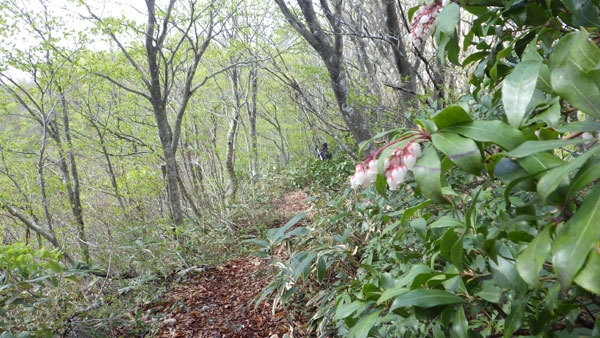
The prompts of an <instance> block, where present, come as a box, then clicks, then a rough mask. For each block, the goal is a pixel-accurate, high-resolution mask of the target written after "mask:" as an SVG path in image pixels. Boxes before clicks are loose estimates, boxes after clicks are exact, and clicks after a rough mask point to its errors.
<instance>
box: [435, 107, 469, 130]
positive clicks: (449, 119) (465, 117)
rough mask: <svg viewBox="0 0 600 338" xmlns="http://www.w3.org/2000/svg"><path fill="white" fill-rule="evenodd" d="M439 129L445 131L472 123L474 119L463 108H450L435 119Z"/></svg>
mask: <svg viewBox="0 0 600 338" xmlns="http://www.w3.org/2000/svg"><path fill="white" fill-rule="evenodd" d="M433 121H434V122H435V125H436V126H437V127H438V129H443V128H446V127H449V126H452V125H455V124H459V123H463V122H471V121H473V119H472V118H471V116H469V114H468V113H467V112H466V111H465V110H464V109H463V108H462V107H461V106H450V107H447V108H445V109H444V110H442V111H441V112H439V113H438V114H437V115H436V116H434V117H433Z"/></svg>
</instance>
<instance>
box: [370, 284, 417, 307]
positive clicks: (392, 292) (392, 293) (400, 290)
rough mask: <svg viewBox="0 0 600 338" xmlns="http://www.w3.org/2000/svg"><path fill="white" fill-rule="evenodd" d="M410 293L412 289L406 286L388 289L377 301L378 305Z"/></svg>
mask: <svg viewBox="0 0 600 338" xmlns="http://www.w3.org/2000/svg"><path fill="white" fill-rule="evenodd" d="M408 291H410V289H408V288H406V287H404V286H402V287H394V288H391V289H387V290H385V291H383V293H382V294H381V296H380V297H379V299H378V300H377V305H380V304H382V303H384V302H385V301H386V300H388V299H391V298H395V297H397V296H399V295H401V294H404V293H407V292H408Z"/></svg>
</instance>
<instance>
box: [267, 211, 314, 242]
mask: <svg viewBox="0 0 600 338" xmlns="http://www.w3.org/2000/svg"><path fill="white" fill-rule="evenodd" d="M307 214H308V211H305V212H301V213H299V214H297V215H296V216H294V217H293V218H292V219H290V220H289V221H288V222H287V223H285V224H284V225H283V226H281V227H279V228H274V229H269V230H267V240H269V241H270V242H272V243H279V242H280V241H281V240H282V239H283V238H284V233H285V232H286V231H287V230H288V229H290V228H291V227H293V226H294V225H296V223H298V222H299V221H300V220H302V219H303V218H304V217H306V215H307Z"/></svg>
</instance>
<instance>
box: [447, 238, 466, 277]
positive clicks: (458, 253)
mask: <svg viewBox="0 0 600 338" xmlns="http://www.w3.org/2000/svg"><path fill="white" fill-rule="evenodd" d="M462 258H463V239H462V236H461V237H460V238H459V239H458V240H457V241H456V243H454V245H452V248H451V249H450V261H451V262H452V264H454V266H455V267H456V268H457V269H458V270H459V271H462V270H463V262H462Z"/></svg>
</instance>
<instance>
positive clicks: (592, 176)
mask: <svg viewBox="0 0 600 338" xmlns="http://www.w3.org/2000/svg"><path fill="white" fill-rule="evenodd" d="M599 178H600V158H592V159H590V160H589V161H588V162H587V163H586V164H585V165H584V166H583V167H581V169H579V171H578V172H577V175H576V176H575V178H574V179H573V182H571V184H570V185H569V190H568V191H567V198H571V197H572V196H573V195H575V194H576V193H577V192H578V191H579V190H581V189H583V187H585V186H586V185H588V184H589V183H591V182H594V181H595V180H597V179H599Z"/></svg>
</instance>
